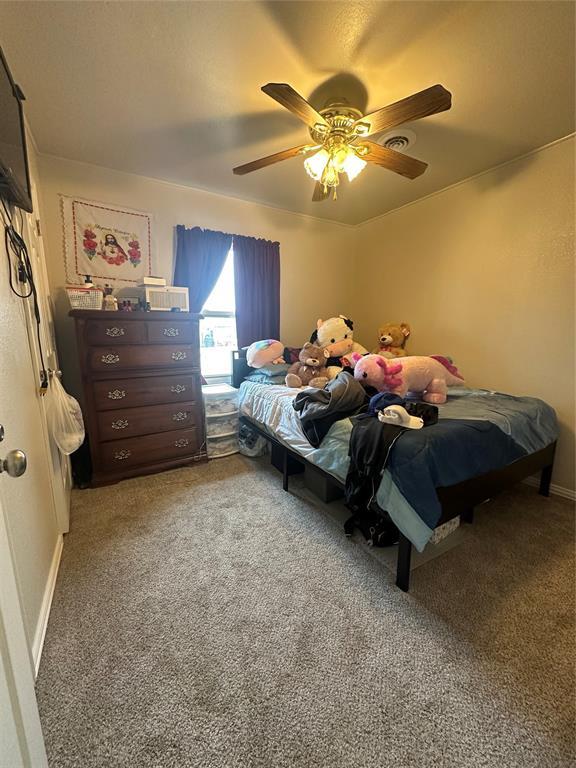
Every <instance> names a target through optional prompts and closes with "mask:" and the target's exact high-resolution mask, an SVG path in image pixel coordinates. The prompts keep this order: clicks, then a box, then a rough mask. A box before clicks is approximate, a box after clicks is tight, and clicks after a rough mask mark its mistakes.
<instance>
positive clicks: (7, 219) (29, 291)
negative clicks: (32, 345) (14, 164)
mask: <svg viewBox="0 0 576 768" xmlns="http://www.w3.org/2000/svg"><path fill="white" fill-rule="evenodd" d="M2 208H3V209H4V212H2V211H1V210H0V214H1V215H2V220H3V223H4V243H5V245H6V257H7V259H8V281H9V285H10V290H11V291H12V293H13V294H14V295H15V296H18V298H19V299H29V298H32V305H33V307H34V318H35V320H36V337H37V339H38V350H39V353H40V363H41V365H42V370H41V374H40V375H41V382H40V388H41V389H42V390H46V389H47V388H48V372H47V370H46V365H45V363H44V351H43V349H42V340H41V337H40V305H39V303H38V293H37V291H36V284H35V282H34V273H33V271H32V263H31V261H30V256H29V254H28V248H27V247H26V243H25V242H24V239H23V238H22V236H21V235H20V233H19V232H18V231H17V229H16V227H15V226H14V218H13V216H12V215H11V213H10V209H9V208H8V207H7V205H6V202H5V201H4V199H2ZM18 213H19V214H20V229H21V230H22V231H23V230H24V220H23V218H22V212H21V211H20V210H18ZM13 260H14V264H13ZM14 274H16V275H17V276H18V283H19V284H20V286H21V287H20V288H19V287H18V286H16V285H15V284H14Z"/></svg>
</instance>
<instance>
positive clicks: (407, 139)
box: [380, 128, 416, 152]
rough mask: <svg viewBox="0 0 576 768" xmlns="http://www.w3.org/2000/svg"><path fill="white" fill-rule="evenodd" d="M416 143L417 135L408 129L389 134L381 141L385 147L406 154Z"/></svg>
mask: <svg viewBox="0 0 576 768" xmlns="http://www.w3.org/2000/svg"><path fill="white" fill-rule="evenodd" d="M415 143H416V134H415V133H414V131H409V130H408V129H407V128H404V129H402V130H401V132H396V131H394V132H391V133H387V134H386V135H385V136H384V137H383V138H382V139H381V141H380V144H382V146H383V147H386V148H387V149H395V150H396V152H405V151H406V150H407V149H408V147H411V146H413V145H414V144H415Z"/></svg>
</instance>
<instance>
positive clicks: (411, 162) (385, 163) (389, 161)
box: [361, 141, 428, 179]
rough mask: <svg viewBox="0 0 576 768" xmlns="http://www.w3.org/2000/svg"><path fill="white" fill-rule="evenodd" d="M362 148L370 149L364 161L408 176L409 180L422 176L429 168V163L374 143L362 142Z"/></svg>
mask: <svg viewBox="0 0 576 768" xmlns="http://www.w3.org/2000/svg"><path fill="white" fill-rule="evenodd" d="M362 146H366V147H368V152H367V154H365V155H362V156H361V157H362V159H363V160H368V161H370V162H371V163H376V165H380V166H382V168H387V169H388V170H389V171H394V172H395V173H399V174H400V175H401V176H406V178H407V179H415V178H416V177H418V176H421V175H422V174H423V173H424V171H425V170H426V168H428V163H423V162H422V160H416V158H415V157H410V156H409V155H403V154H402V152H396V151H395V150H394V149H388V148H387V147H381V146H380V144H375V143H374V142H373V141H362Z"/></svg>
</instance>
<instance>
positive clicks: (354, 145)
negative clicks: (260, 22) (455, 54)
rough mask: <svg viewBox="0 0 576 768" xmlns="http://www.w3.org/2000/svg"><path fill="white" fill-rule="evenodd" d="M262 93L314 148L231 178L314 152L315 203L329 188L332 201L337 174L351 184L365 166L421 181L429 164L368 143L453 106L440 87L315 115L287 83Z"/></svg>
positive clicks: (310, 165)
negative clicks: (300, 127) (368, 107)
mask: <svg viewBox="0 0 576 768" xmlns="http://www.w3.org/2000/svg"><path fill="white" fill-rule="evenodd" d="M262 90H263V91H264V93H266V94H268V96H270V97H271V98H273V99H275V100H276V101H277V102H279V103H280V104H282V106H283V107H286V109H289V110H290V112H293V113H294V114H295V115H296V116H297V117H299V118H300V120H302V121H303V122H304V123H306V125H307V126H308V128H309V129H310V136H311V137H312V142H313V143H311V144H310V143H308V144H300V145H299V146H297V147H292V148H291V149H285V150H283V151H282V152H276V153H275V154H273V155H268V156H267V157H261V158H260V159H259V160H253V161H252V162H251V163H246V164H245V165H239V166H238V167H237V168H234V173H235V174H238V175H243V174H245V173H251V172H252V171H257V170H259V169H260V168H265V167H266V166H267V165H274V163H279V162H280V161H281V160H288V159H289V158H291V157H296V155H306V154H308V153H310V152H314V154H313V155H310V156H309V157H307V158H306V160H305V161H304V167H305V168H306V171H307V173H308V174H309V175H310V176H311V177H312V178H313V179H314V180H315V181H316V187H315V188H314V194H313V195H312V200H314V201H315V202H317V201H320V200H325V199H326V198H327V197H329V195H330V189H332V190H333V196H334V199H336V188H337V186H338V184H339V183H340V181H339V177H340V174H341V173H346V175H347V176H348V178H349V179H350V181H352V179H354V178H355V177H356V176H357V175H358V174H359V173H360V172H361V171H362V170H363V169H364V168H365V167H366V163H367V162H370V163H375V164H376V165H379V166H381V167H382V168H387V169H388V170H390V171H394V172H395V173H399V174H400V175H402V176H405V177H406V178H408V179H415V178H416V177H417V176H420V175H421V174H422V173H424V171H425V170H426V168H427V167H428V165H427V163H424V162H422V161H421V160H416V158H414V157H409V156H408V155H405V154H403V153H401V152H396V151H394V150H393V149H388V148H387V147H383V146H381V145H380V144H376V143H375V142H373V141H369V140H368V139H367V137H368V136H371V135H372V134H375V133H381V132H382V131H386V130H388V129H389V128H394V127H395V126H397V125H402V124H403V123H407V122H410V121H412V120H419V119H420V118H421V117H428V116H429V115H435V114H436V113H437V112H444V111H445V110H447V109H450V107H451V105H452V95H451V93H450V92H449V91H447V90H446V89H445V88H444V87H443V86H441V85H433V86H432V87H430V88H426V89H425V90H423V91H420V92H419V93H415V94H413V95H412V96H408V97H407V98H405V99H402V100H401V101H397V102H395V103H394V104H389V105H388V106H387V107H382V108H381V109H377V110H376V111H375V112H370V113H369V114H367V115H362V113H361V112H360V111H359V110H358V109H355V108H354V107H352V106H350V105H348V104H346V103H343V102H345V100H341V101H336V102H332V103H329V104H328V105H327V106H326V107H325V108H324V109H321V110H320V111H317V110H316V109H314V107H313V106H312V105H311V104H309V103H308V102H307V101H306V99H304V98H303V97H302V96H300V94H299V93H298V92H297V91H295V90H294V88H292V86H290V85H288V84H287V83H268V84H267V85H263V86H262Z"/></svg>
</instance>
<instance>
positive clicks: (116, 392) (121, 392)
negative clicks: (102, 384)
mask: <svg viewBox="0 0 576 768" xmlns="http://www.w3.org/2000/svg"><path fill="white" fill-rule="evenodd" d="M123 397H126V390H125V389H113V390H112V391H111V392H108V399H109V400H122V398H123Z"/></svg>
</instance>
